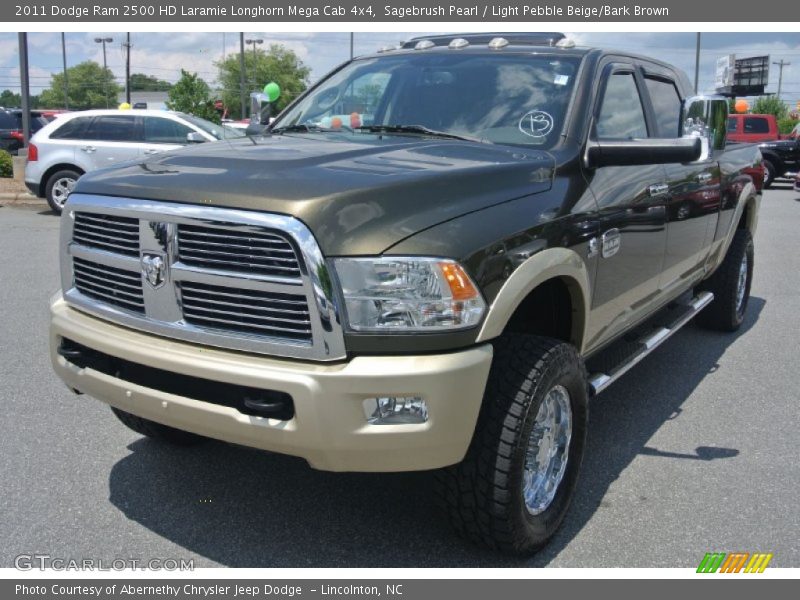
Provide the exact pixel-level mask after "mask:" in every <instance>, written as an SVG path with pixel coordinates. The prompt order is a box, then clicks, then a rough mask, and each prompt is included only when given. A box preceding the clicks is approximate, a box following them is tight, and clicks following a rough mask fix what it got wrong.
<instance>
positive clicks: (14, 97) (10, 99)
mask: <svg viewBox="0 0 800 600" xmlns="http://www.w3.org/2000/svg"><path fill="white" fill-rule="evenodd" d="M0 106H3V107H5V108H16V107H17V106H22V96H20V95H19V94H15V93H14V92H12V91H11V90H3V93H1V94H0Z"/></svg>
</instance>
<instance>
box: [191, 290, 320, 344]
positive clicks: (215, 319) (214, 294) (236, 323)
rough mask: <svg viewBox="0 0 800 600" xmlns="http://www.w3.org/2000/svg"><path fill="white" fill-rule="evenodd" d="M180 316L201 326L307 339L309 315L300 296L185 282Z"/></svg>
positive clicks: (309, 331) (304, 300) (306, 303)
mask: <svg viewBox="0 0 800 600" xmlns="http://www.w3.org/2000/svg"><path fill="white" fill-rule="evenodd" d="M180 290H181V305H182V306H183V315H184V317H185V318H186V320H187V321H188V322H189V323H193V324H195V325H200V326H203V327H210V328H219V329H227V330H233V331H242V332H245V333H253V334H257V335H273V336H276V337H288V338H292V339H297V340H304V341H310V340H311V336H312V332H311V317H310V315H309V312H308V302H307V301H306V297H305V296H303V295H297V294H295V295H290V294H275V293H272V292H264V291H259V290H248V289H236V288H230V287H220V286H216V285H204V284H202V283H196V282H190V281H185V282H183V283H181V284H180Z"/></svg>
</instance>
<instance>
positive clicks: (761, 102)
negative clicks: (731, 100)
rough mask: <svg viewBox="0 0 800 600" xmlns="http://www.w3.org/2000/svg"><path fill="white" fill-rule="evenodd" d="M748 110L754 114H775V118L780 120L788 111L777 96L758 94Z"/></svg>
mask: <svg viewBox="0 0 800 600" xmlns="http://www.w3.org/2000/svg"><path fill="white" fill-rule="evenodd" d="M750 112H751V113H753V114H755V115H775V118H776V119H778V120H780V119H783V118H784V117H785V116H786V113H787V112H788V111H787V109H786V105H785V104H784V103H783V101H782V100H781V99H780V98H778V97H777V96H759V97H758V98H757V99H756V101H755V102H753V106H751V107H750Z"/></svg>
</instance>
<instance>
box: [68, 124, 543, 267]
mask: <svg viewBox="0 0 800 600" xmlns="http://www.w3.org/2000/svg"><path fill="white" fill-rule="evenodd" d="M553 169H554V160H553V157H552V156H551V155H550V154H548V153H546V152H542V151H538V150H529V149H516V148H513V147H508V146H494V145H490V144H482V143H478V142H465V141H460V140H440V139H431V138H421V137H414V136H396V135H383V136H380V135H371V134H353V135H343V134H330V133H328V134H300V135H289V134H286V135H275V136H264V137H260V138H252V139H251V138H245V139H242V140H236V141H230V142H228V141H224V142H214V143H206V144H198V145H196V146H191V147H188V148H184V149H182V150H178V151H174V152H167V153H164V154H159V155H155V156H152V157H148V158H147V159H143V160H139V161H134V162H129V163H126V164H124V165H120V166H116V167H111V168H107V169H103V170H100V171H94V172H91V173H88V174H86V175H84V176H83V177H81V178H80V180H79V181H78V183H77V186H76V187H75V190H74V192H75V193H83V194H98V195H107V196H122V197H131V198H143V199H150V200H161V201H168V202H182V203H189V204H202V205H204V206H219V207H228V208H238V209H249V210H258V211H267V212H273V213H281V214H286V215H291V216H294V217H296V218H298V219H300V220H302V221H303V222H304V223H305V224H306V225H307V226H308V227H309V228H310V229H311V231H312V232H313V233H314V235H315V237H316V238H317V241H318V243H319V244H320V247H321V249H322V252H323V253H324V254H325V255H327V256H336V255H354V254H367V255H368V254H380V253H381V252H382V251H383V250H385V249H386V248H388V247H390V246H392V245H394V244H396V243H397V242H399V241H401V240H402V239H404V238H406V237H408V236H410V235H413V234H415V233H418V232H419V231H422V230H423V229H427V228H429V227H432V226H434V225H437V224H439V223H442V222H445V221H449V220H451V219H454V218H456V217H459V216H461V215H463V214H466V213H469V212H473V211H476V210H481V209H483V208H486V207H488V206H492V205H494V204H498V203H501V202H507V201H509V200H513V199H515V198H520V197H522V196H527V195H530V194H534V193H537V192H541V191H544V190H547V189H549V188H550V186H551V184H552V176H553Z"/></svg>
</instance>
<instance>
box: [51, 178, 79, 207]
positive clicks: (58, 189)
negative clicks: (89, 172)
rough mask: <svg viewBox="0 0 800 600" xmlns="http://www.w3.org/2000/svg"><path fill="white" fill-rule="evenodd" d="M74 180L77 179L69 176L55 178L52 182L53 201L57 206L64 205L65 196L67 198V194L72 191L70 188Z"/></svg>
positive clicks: (72, 186) (73, 184)
mask: <svg viewBox="0 0 800 600" xmlns="http://www.w3.org/2000/svg"><path fill="white" fill-rule="evenodd" d="M75 181H77V180H75V179H72V178H71V177H62V178H61V179H57V180H56V182H55V183H54V184H53V190H52V196H53V202H55V203H56V205H57V206H64V204H65V203H66V201H67V198H69V195H70V194H71V193H72V188H74V187H75Z"/></svg>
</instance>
